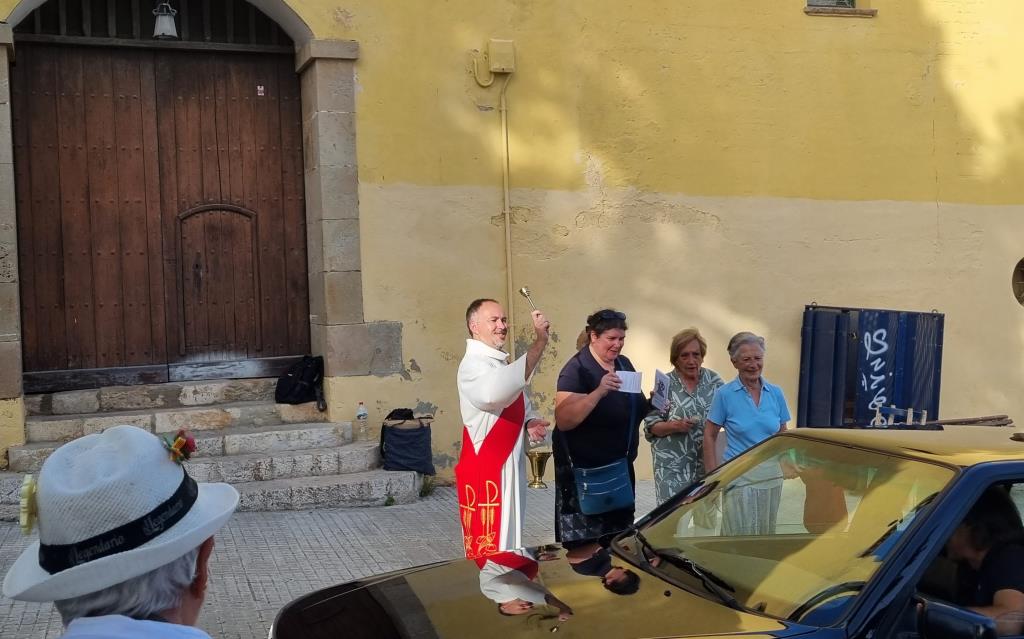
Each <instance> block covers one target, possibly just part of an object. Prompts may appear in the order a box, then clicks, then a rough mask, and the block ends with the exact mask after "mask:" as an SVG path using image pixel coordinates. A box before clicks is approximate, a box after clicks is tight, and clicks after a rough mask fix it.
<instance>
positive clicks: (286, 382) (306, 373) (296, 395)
mask: <svg viewBox="0 0 1024 639" xmlns="http://www.w3.org/2000/svg"><path fill="white" fill-rule="evenodd" d="M274 401H276V402H277V403H278V404H305V403H306V402H316V407H317V409H318V410H320V411H321V412H323V411H325V410H327V402H325V401H324V358H323V357H321V356H319V355H315V356H314V355H303V356H302V359H300V360H299V361H297V362H295V363H294V364H292V365H291V366H289V367H288V370H286V371H285V372H284V374H283V375H281V376H280V377H278V378H277V388H276V389H275V390H274Z"/></svg>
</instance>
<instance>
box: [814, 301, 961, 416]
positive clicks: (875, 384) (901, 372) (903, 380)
mask: <svg viewBox="0 0 1024 639" xmlns="http://www.w3.org/2000/svg"><path fill="white" fill-rule="evenodd" d="M944 321H945V316H943V315H942V314H941V313H937V312H932V313H916V312H908V311H893V310H881V309H861V308H842V307H829V306H816V305H813V304H812V305H810V306H806V307H804V317H803V325H802V328H801V350H800V396H799V398H798V403H797V426H827V425H850V424H867V423H868V422H870V421H871V419H872V418H873V417H874V416H875V407H876V406H890V405H893V404H895V405H896V406H897V407H898V408H913V409H914V411H915V413H920V411H921V410H927V411H928V417H929V419H937V418H938V416H939V388H940V378H941V372H942V339H943V325H944Z"/></svg>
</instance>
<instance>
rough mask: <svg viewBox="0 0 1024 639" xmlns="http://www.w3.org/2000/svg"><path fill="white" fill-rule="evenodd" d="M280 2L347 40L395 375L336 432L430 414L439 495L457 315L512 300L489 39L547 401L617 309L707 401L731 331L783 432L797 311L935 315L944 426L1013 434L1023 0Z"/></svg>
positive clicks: (373, 288)
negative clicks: (508, 46)
mask: <svg viewBox="0 0 1024 639" xmlns="http://www.w3.org/2000/svg"><path fill="white" fill-rule="evenodd" d="M14 4H15V3H14V2H13V1H12V0H0V15H4V14H5V13H6V11H7V10H9V9H10V8H11V7H13V6H14ZM289 4H290V5H291V6H292V7H293V8H294V10H295V11H296V12H297V13H298V14H299V15H300V16H301V17H302V18H303V20H305V22H306V23H307V24H308V25H309V26H310V28H311V29H312V31H313V32H314V34H315V36H316V37H318V38H342V39H354V40H357V41H359V43H360V47H361V53H360V59H359V61H358V62H357V64H356V73H357V82H358V93H357V110H358V117H357V138H358V143H357V144H358V157H359V175H360V226H361V235H362V240H361V242H362V245H361V250H362V262H363V276H364V287H363V290H364V298H365V316H366V319H367V321H373V320H397V321H401V322H402V323H403V338H404V343H403V351H404V356H405V359H406V364H407V371H406V374H405V375H404V376H392V377H385V378H376V377H368V378H335V379H332V380H330V384H329V393H330V398H331V403H332V414H333V415H335V416H336V417H338V416H340V417H348V416H350V415H351V414H352V413H354V403H355V402H356V401H358V400H364V401H366V402H367V403H368V405H369V407H370V408H371V411H373V412H372V414H371V419H373V420H377V419H379V418H380V417H382V415H383V411H384V410H385V409H386V408H389V407H395V406H417V405H419V406H420V407H422V408H436V410H437V413H438V420H437V421H436V422H435V429H434V441H435V448H436V451H437V453H438V459H437V461H438V462H439V465H440V466H441V467H442V472H444V473H445V474H446V475H449V476H450V472H451V471H450V467H446V466H447V465H448V464H450V463H451V462H452V461H453V460H454V456H455V454H456V452H455V451H456V448H457V445H458V442H459V440H460V434H459V429H460V423H459V417H458V404H457V396H456V393H455V384H454V378H455V370H456V367H457V365H458V360H459V358H460V357H461V354H462V351H463V348H464V346H463V339H464V337H465V334H464V328H463V325H462V313H463V310H464V308H465V305H466V303H468V302H469V301H470V300H471V299H472V298H474V297H478V296H495V297H502V296H503V294H504V272H503V270H502V269H503V263H504V257H503V231H502V227H501V218H500V217H499V215H500V212H501V189H500V184H501V180H500V166H501V165H500V161H501V154H500V150H501V145H500V137H499V116H498V112H497V110H496V108H495V107H496V106H497V96H498V92H497V85H498V84H500V81H499V82H498V83H496V84H495V86H494V87H491V88H488V89H484V88H480V87H478V86H477V85H476V83H475V82H474V81H473V79H472V76H471V74H470V69H471V61H472V57H473V50H474V49H479V48H481V47H483V46H484V44H485V43H486V41H487V39H488V38H491V37H497V38H509V39H514V40H515V42H516V47H517V62H518V68H517V71H516V73H515V74H514V76H513V79H512V81H511V83H510V85H509V88H508V99H509V108H510V111H509V119H510V134H509V141H510V148H511V157H510V167H511V183H512V187H513V189H512V193H511V195H512V203H513V207H514V209H515V215H514V222H515V224H514V226H513V249H514V253H515V259H514V264H513V266H514V272H515V285H516V286H517V287H518V286H521V285H524V284H526V285H529V286H530V287H531V288H532V289H533V290H534V291H535V293H536V296H535V297H536V300H537V301H538V303H540V304H542V305H543V306H544V308H545V309H546V310H547V311H548V313H549V314H550V316H551V319H552V322H553V324H554V328H555V331H556V333H557V336H558V338H559V340H558V342H557V343H554V344H553V345H552V347H551V352H549V354H548V355H546V357H545V360H544V362H543V364H542V368H541V374H540V375H539V376H538V377H537V379H536V381H535V384H534V390H535V393H536V394H535V398H536V399H538V400H540V401H541V402H542V403H543V406H545V407H547V408H548V409H549V410H550V408H551V406H550V401H551V398H552V396H553V390H554V383H555V378H556V376H557V372H558V369H559V368H560V367H561V364H562V362H564V360H565V359H566V358H567V357H568V356H569V355H570V353H571V351H570V348H571V344H572V342H573V340H574V338H575V335H576V334H577V333H578V331H579V328H580V327H581V325H582V323H583V319H584V317H585V316H586V315H587V313H589V312H590V311H592V310H594V309H595V308H598V307H600V306H605V305H613V306H617V307H620V308H622V309H623V310H625V311H626V312H627V313H628V314H629V316H630V325H631V330H630V335H629V339H628V342H627V348H626V351H625V352H626V354H627V355H628V356H630V357H631V358H632V359H633V360H634V362H635V363H636V364H637V365H638V367H639V368H641V369H642V370H644V371H645V372H646V373H647V376H648V379H649V378H650V374H651V373H652V372H653V369H654V368H655V367H656V366H657V367H664V366H666V362H665V359H666V357H667V347H668V340H669V339H670V337H671V335H672V334H673V333H674V332H675V331H676V330H678V329H679V328H682V327H684V326H688V325H691V324H695V325H697V326H699V327H700V328H701V329H702V331H704V333H705V334H706V335H707V337H708V338H709V341H710V342H711V352H710V354H709V356H708V359H707V364H708V365H709V366H711V367H712V368H715V369H717V370H718V371H719V372H721V373H722V374H723V375H724V376H726V377H727V378H728V377H731V367H730V365H729V362H728V358H727V357H726V356H725V354H724V344H725V342H726V340H727V339H728V337H729V335H731V334H732V333H734V332H736V331H738V330H744V329H749V330H754V331H757V332H760V333H763V334H764V335H766V337H767V338H768V347H769V351H768V363H767V369H766V375H767V376H768V377H769V378H770V379H772V380H773V381H775V382H777V383H780V384H782V385H783V387H784V389H785V391H786V393H787V396H788V398H789V401H790V406H791V409H792V410H793V412H794V415H795V409H796V400H797V396H796V388H797V379H798V371H797V369H798V359H799V347H800V343H799V339H800V337H799V327H800V313H801V310H802V307H803V305H804V304H805V303H809V302H812V301H817V302H818V303H820V304H834V305H847V306H870V307H892V308H902V309H908V310H930V309H932V308H937V309H939V310H941V311H942V312H944V313H946V318H947V320H946V321H947V325H946V337H945V339H946V342H945V343H946V348H945V359H944V368H943V394H942V412H943V415H944V416H954V415H965V414H991V413H999V412H1008V413H1010V414H1011V415H1013V414H1016V415H1018V416H1021V418H1022V419H1024V416H1022V415H1024V414H1022V410H1021V409H1024V400H1022V399H1020V393H1019V392H1018V388H1020V387H1021V385H1022V384H1024V368H1022V363H1021V362H1022V361H1024V326H1022V324H1021V319H1022V318H1024V309H1022V308H1021V307H1020V306H1019V305H1018V304H1017V303H1016V301H1015V300H1014V299H1013V297H1012V295H1011V288H1010V281H1011V274H1012V270H1013V267H1014V265H1015V264H1016V262H1017V261H1018V260H1019V259H1021V258H1022V257H1024V242H1022V241H1021V240H1022V239H1024V238H1022V235H1024V207H1022V206H1021V204H1024V186H1022V182H1021V180H1020V179H1015V178H1016V177H1017V176H1019V175H1022V174H1024V83H1021V82H1020V80H1019V71H1018V70H1017V68H1016V67H1017V64H1016V62H1017V60H1019V59H1020V58H1021V55H1022V54H1024V41H1022V40H1021V39H1020V38H1019V36H1018V35H1017V31H1019V29H1018V28H1017V27H1018V26H1019V25H1020V24H1024V3H1021V2H1019V0H985V1H981V0H870V2H869V3H867V4H869V6H871V7H874V8H877V9H878V16H877V17H876V18H873V19H850V18H824V17H808V16H806V15H805V14H804V12H803V7H804V2H803V1H802V0H777V1H774V2H750V0H691V1H688V2H679V1H678V0H651V1H645V2H639V1H635V0H634V1H629V0H560V1H558V2H540V1H537V0H505V1H497V0H489V1H485V2H480V1H479V0H475V1H474V0H450V1H446V2H410V1H408V0H344V1H342V0H334V1H331V2H328V1H326V0H291V1H290V2H289ZM860 4H861V5H862V6H864V5H865V2H861V3H860ZM515 308H516V312H517V314H518V315H519V316H520V317H523V316H525V313H526V311H527V310H528V307H527V306H525V302H523V301H522V300H516V301H515ZM641 459H642V461H643V464H642V467H641V474H642V475H645V474H649V472H650V471H649V460H648V458H647V454H646V453H642V454H641Z"/></svg>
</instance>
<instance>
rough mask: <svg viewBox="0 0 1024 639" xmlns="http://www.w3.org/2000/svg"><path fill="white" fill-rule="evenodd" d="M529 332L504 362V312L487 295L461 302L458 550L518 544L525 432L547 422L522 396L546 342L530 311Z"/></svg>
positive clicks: (540, 434)
mask: <svg viewBox="0 0 1024 639" xmlns="http://www.w3.org/2000/svg"><path fill="white" fill-rule="evenodd" d="M532 319H533V328H534V332H535V335H536V336H535V338H534V341H533V344H531V345H530V348H529V349H528V350H527V352H526V354H525V355H523V356H522V357H520V358H518V359H517V360H516V361H514V362H512V363H511V364H509V363H508V354H507V353H506V352H505V351H504V350H503V349H504V347H505V343H506V340H507V338H508V318H507V317H506V316H505V311H504V309H503V308H502V307H501V304H499V303H498V302H496V301H495V300H491V299H480V300H476V301H474V302H473V303H472V304H470V305H469V308H468V309H467V310H466V328H467V329H468V330H469V334H470V339H468V340H466V354H465V356H464V357H463V358H462V362H461V363H460V364H459V374H458V387H459V404H460V408H461V410H462V423H463V424H464V426H465V427H464V429H463V437H462V452H461V455H460V457H459V462H458V464H457V465H456V467H455V480H456V484H457V486H458V491H459V511H460V519H461V522H462V530H463V543H464V545H465V549H466V557H468V558H470V559H476V558H479V557H486V556H488V555H491V554H494V553H497V552H501V551H505V550H514V549H516V548H519V547H521V546H522V522H523V518H524V514H525V506H526V504H525V501H524V495H523V493H524V492H525V490H526V464H525V461H524V458H525V456H524V453H523V448H524V444H525V440H526V438H527V437H529V438H530V440H531V441H540V440H542V439H543V438H544V436H545V435H546V434H547V428H548V426H549V425H550V424H549V423H548V422H547V421H545V420H543V419H541V418H540V417H539V416H538V415H537V413H536V412H534V410H533V407H532V406H530V400H529V398H527V396H526V393H525V390H526V386H527V384H528V383H529V381H530V378H531V377H532V376H533V372H534V370H535V369H536V368H537V363H538V362H539V361H540V357H541V355H542V354H543V352H544V348H545V346H547V343H548V329H549V327H550V325H549V323H548V321H547V319H546V318H545V317H544V315H543V314H542V313H541V312H540V311H534V312H533V314H532Z"/></svg>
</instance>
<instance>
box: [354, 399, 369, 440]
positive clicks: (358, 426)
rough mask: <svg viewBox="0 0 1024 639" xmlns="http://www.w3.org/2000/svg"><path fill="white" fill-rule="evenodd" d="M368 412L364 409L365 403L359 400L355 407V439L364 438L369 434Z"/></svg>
mask: <svg viewBox="0 0 1024 639" xmlns="http://www.w3.org/2000/svg"><path fill="white" fill-rule="evenodd" d="M369 417H370V413H369V412H367V410H366V405H365V404H363V403H362V402H359V406H358V407H357V408H356V423H355V424H354V426H355V431H356V439H359V440H366V439H368V438H369V436H370V424H369Z"/></svg>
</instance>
